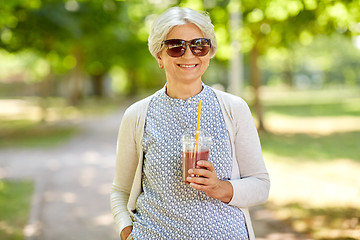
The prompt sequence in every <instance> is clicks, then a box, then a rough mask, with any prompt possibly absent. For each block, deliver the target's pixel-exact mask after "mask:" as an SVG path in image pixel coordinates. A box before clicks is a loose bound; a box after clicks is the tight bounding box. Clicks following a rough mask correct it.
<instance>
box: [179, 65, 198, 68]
mask: <svg viewBox="0 0 360 240" xmlns="http://www.w3.org/2000/svg"><path fill="white" fill-rule="evenodd" d="M179 66H180V67H184V68H192V67H195V66H196V64H193V65H183V64H179Z"/></svg>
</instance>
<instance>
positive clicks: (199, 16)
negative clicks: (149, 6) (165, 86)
mask: <svg viewBox="0 0 360 240" xmlns="http://www.w3.org/2000/svg"><path fill="white" fill-rule="evenodd" d="M186 23H193V24H195V25H196V26H197V27H198V28H199V29H200V30H201V32H202V33H203V35H204V37H205V38H209V39H210V40H211V50H210V58H212V57H214V55H215V52H216V49H217V42H216V36H215V31H214V25H213V24H212V23H211V19H210V17H209V15H208V14H207V13H205V12H203V13H200V12H197V11H195V10H193V9H190V8H180V7H172V8H169V9H168V10H166V11H165V12H164V13H162V14H161V15H160V16H159V17H158V18H157V19H156V20H155V21H154V23H153V25H152V29H151V32H150V35H149V39H148V46H149V50H150V53H151V55H153V56H154V57H155V58H157V57H158V54H159V53H160V52H161V50H162V48H163V46H162V42H163V41H164V40H166V36H167V35H168V33H169V32H170V30H171V29H172V28H173V27H175V26H179V25H184V24H186Z"/></svg>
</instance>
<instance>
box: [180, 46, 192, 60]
mask: <svg viewBox="0 0 360 240" xmlns="http://www.w3.org/2000/svg"><path fill="white" fill-rule="evenodd" d="M182 57H184V58H191V57H194V54H193V53H192V51H191V49H190V43H186V49H185V53H184V55H182Z"/></svg>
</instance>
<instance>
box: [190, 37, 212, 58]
mask: <svg viewBox="0 0 360 240" xmlns="http://www.w3.org/2000/svg"><path fill="white" fill-rule="evenodd" d="M210 46H211V45H210V40H209V39H206V38H200V39H194V40H192V41H191V42H190V48H191V51H192V53H193V54H194V55H195V56H200V57H202V56H205V55H206V54H208V52H209V50H210Z"/></svg>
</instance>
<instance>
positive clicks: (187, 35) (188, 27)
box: [167, 23, 204, 40]
mask: <svg viewBox="0 0 360 240" xmlns="http://www.w3.org/2000/svg"><path fill="white" fill-rule="evenodd" d="M202 37H204V34H203V33H202V32H201V30H200V29H199V28H198V27H197V26H196V25H195V24H193V23H186V24H184V25H179V26H175V27H173V28H172V29H171V30H170V31H169V33H168V35H167V39H184V40H191V39H194V38H202Z"/></svg>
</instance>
